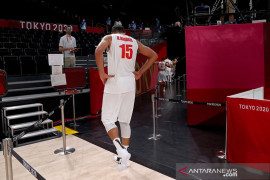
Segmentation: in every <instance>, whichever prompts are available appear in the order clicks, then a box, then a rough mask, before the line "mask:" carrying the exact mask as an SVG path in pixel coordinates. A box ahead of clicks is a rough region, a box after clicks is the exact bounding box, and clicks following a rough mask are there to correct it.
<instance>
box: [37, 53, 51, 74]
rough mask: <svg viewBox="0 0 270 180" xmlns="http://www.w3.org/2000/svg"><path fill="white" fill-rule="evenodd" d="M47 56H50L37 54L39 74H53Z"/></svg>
mask: <svg viewBox="0 0 270 180" xmlns="http://www.w3.org/2000/svg"><path fill="white" fill-rule="evenodd" d="M47 57H48V56H35V60H36V63H37V73H38V74H51V68H50V66H49V62H48V58H47Z"/></svg>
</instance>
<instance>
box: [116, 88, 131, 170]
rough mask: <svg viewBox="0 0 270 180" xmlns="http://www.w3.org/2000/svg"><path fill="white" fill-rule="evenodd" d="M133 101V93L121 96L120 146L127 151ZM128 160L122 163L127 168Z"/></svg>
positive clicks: (119, 117) (119, 119) (119, 118)
mask: <svg viewBox="0 0 270 180" xmlns="http://www.w3.org/2000/svg"><path fill="white" fill-rule="evenodd" d="M134 101H135V91H131V92H128V93H125V94H123V99H122V104H121V108H120V111H119V116H118V121H119V124H120V130H121V139H122V145H123V146H124V147H125V149H128V147H129V143H130V136H131V128H130V120H131V117H132V113H133V108H134ZM129 158H130V157H129ZM129 158H128V159H126V160H125V162H124V163H125V164H126V165H127V166H129V165H130V164H129Z"/></svg>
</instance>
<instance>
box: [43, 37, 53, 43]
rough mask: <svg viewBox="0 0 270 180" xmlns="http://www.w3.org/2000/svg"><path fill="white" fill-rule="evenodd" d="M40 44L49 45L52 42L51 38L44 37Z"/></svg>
mask: <svg viewBox="0 0 270 180" xmlns="http://www.w3.org/2000/svg"><path fill="white" fill-rule="evenodd" d="M42 42H43V43H51V42H52V37H51V36H50V37H46V36H44V38H43V39H42Z"/></svg>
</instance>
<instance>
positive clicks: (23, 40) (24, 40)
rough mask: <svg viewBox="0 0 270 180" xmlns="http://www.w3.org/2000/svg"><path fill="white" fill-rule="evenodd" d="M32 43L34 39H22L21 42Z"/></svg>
mask: <svg viewBox="0 0 270 180" xmlns="http://www.w3.org/2000/svg"><path fill="white" fill-rule="evenodd" d="M31 41H32V38H26V37H24V38H21V42H31Z"/></svg>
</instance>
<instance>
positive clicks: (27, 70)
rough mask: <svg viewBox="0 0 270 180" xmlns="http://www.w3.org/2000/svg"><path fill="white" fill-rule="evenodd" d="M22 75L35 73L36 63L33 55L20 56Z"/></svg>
mask: <svg viewBox="0 0 270 180" xmlns="http://www.w3.org/2000/svg"><path fill="white" fill-rule="evenodd" d="M19 59H20V61H21V67H22V75H34V74H36V73H37V65H36V61H35V59H34V58H33V56H20V57H19Z"/></svg>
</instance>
